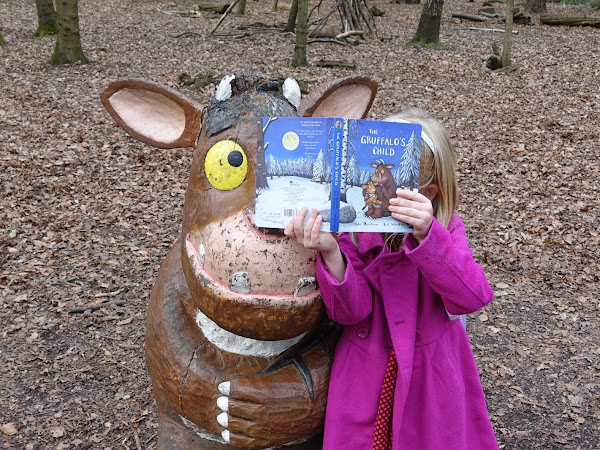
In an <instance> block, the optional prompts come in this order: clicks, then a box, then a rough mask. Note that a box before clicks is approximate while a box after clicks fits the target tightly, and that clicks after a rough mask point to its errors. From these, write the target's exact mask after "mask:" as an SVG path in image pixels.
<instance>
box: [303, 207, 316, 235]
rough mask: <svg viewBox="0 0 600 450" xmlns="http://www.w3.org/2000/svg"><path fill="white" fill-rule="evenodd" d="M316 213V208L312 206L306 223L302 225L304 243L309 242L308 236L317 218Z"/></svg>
mask: <svg viewBox="0 0 600 450" xmlns="http://www.w3.org/2000/svg"><path fill="white" fill-rule="evenodd" d="M317 214H318V213H317V210H316V209H314V208H313V209H312V210H311V211H310V216H308V220H307V221H306V225H305V226H304V230H303V237H304V242H305V243H306V242H310V236H311V233H312V229H313V225H314V223H315V220H316V219H317Z"/></svg>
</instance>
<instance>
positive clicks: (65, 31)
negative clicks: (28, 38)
mask: <svg viewBox="0 0 600 450" xmlns="http://www.w3.org/2000/svg"><path fill="white" fill-rule="evenodd" d="M77 1H78V0H58V2H57V3H56V12H57V15H58V19H57V30H56V31H57V33H56V45H55V46H54V53H53V54H52V57H51V58H50V61H48V62H49V63H50V64H54V65H59V64H74V63H76V62H77V61H79V62H80V63H81V64H87V63H88V62H89V60H88V59H87V57H86V56H85V55H84V54H83V49H82V48H81V38H80V36H79V14H78V12H77Z"/></svg>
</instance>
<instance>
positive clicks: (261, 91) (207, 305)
mask: <svg viewBox="0 0 600 450" xmlns="http://www.w3.org/2000/svg"><path fill="white" fill-rule="evenodd" d="M376 90H377V85H376V83H374V82H373V81H371V80H369V79H366V78H361V77H349V78H344V79H340V80H336V81H334V82H331V83H326V84H324V85H321V86H320V87H318V88H317V89H316V90H314V91H313V92H312V93H311V94H310V95H307V96H306V97H305V98H304V99H302V100H300V89H299V88H298V85H297V83H296V82H295V81H294V80H291V79H288V80H286V82H285V83H284V84H283V86H282V85H280V83H279V82H278V81H277V80H276V79H272V78H267V77H266V76H264V75H247V74H244V73H234V74H231V75H228V76H226V77H225V78H224V79H223V80H222V81H221V83H220V85H219V87H218V89H217V94H216V96H215V98H213V99H212V101H211V102H210V104H209V105H207V106H206V107H204V106H203V105H201V104H200V103H198V102H196V101H194V100H192V99H191V98H188V97H186V96H184V95H182V94H180V93H178V92H177V91H175V90H173V89H170V88H167V87H165V86H161V85H159V84H156V83H152V82H149V81H144V80H139V79H131V80H123V81H118V82H115V83H112V84H111V85H110V86H109V87H108V88H107V89H106V91H105V92H104V93H103V94H102V103H103V105H104V106H105V107H106V109H107V110H108V112H109V113H110V115H111V116H112V117H113V118H114V120H115V121H116V122H117V124H118V125H119V126H121V127H122V128H123V129H124V130H125V131H127V132H128V133H129V134H130V135H131V136H133V137H134V138H136V139H138V140H140V141H142V142H145V143H147V144H150V145H152V146H155V147H159V148H178V147H191V146H193V145H194V144H196V149H195V153H194V157H193V161H192V167H191V171H190V180H189V185H188V187H187V191H186V194H185V205H184V209H183V216H184V217H183V226H182V233H181V236H180V237H179V238H178V239H177V241H176V242H175V244H174V245H173V247H172V248H171V250H170V251H169V253H168V255H167V257H166V260H165V261H164V263H163V264H162V266H161V268H160V271H159V274H158V278H157V280H156V283H155V285H154V288H153V290H152V294H151V297H150V302H149V305H148V317H147V323H146V363H147V367H148V371H149V373H150V376H151V378H152V383H153V388H154V394H155V397H156V403H157V410H158V419H159V433H158V444H159V445H158V446H159V448H163V449H167V448H168V449H175V448H177V449H193V448H198V449H205V450H206V449H208V450H210V449H234V448H247V449H262V448H285V449H288V448H289V449H292V448H302V449H312V448H315V449H316V448H320V447H321V443H322V436H321V431H322V425H323V420H324V411H325V403H326V397H327V385H328V381H329V371H330V367H331V361H332V355H333V352H332V347H333V346H334V345H335V337H336V332H335V330H332V327H331V324H330V322H328V321H327V320H326V318H324V317H323V312H324V306H323V303H322V299H321V295H320V291H319V289H318V286H317V284H316V281H315V278H314V274H315V264H316V254H315V252H313V251H310V250H307V249H305V248H304V247H302V246H300V245H299V244H298V243H297V241H296V240H295V239H288V238H287V237H285V236H284V235H283V233H282V231H281V230H264V229H263V230H261V229H257V228H256V227H255V226H254V225H253V213H254V200H255V180H256V177H257V173H261V171H262V170H264V167H263V164H262V163H261V155H260V154H258V153H259V152H260V151H261V149H260V147H259V146H258V145H257V130H258V128H257V127H258V126H260V125H259V122H258V118H260V117H262V116H281V117H282V116H296V115H304V116H333V115H335V116H343V117H350V118H360V117H363V118H364V117H365V116H366V114H367V112H368V110H369V109H370V107H371V105H372V102H373V99H374V97H375V93H376ZM262 157H263V158H262V159H263V160H264V155H262Z"/></svg>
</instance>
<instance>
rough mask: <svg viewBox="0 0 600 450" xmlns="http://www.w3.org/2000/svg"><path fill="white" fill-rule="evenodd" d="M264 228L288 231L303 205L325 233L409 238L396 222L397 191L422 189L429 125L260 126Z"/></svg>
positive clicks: (334, 121) (315, 122) (287, 120)
mask: <svg viewBox="0 0 600 450" xmlns="http://www.w3.org/2000/svg"><path fill="white" fill-rule="evenodd" d="M257 126H258V158H257V171H256V207H255V221H256V226H258V227H266V228H285V226H286V225H287V224H288V222H289V221H290V219H291V218H293V217H294V216H296V214H297V213H298V210H299V209H300V208H302V207H303V206H306V207H308V208H309V211H310V209H311V208H317V210H319V214H321V216H323V225H322V231H333V232H336V231H361V232H365V231H373V232H380V233H406V232H410V231H412V227H410V226H409V225H408V224H405V223H403V222H400V221H398V220H396V219H394V218H393V217H391V215H390V212H389V210H388V207H389V200H390V198H393V197H396V189H397V188H402V189H417V188H418V183H419V164H420V154H421V126H420V125H419V124H413V123H398V122H384V121H375V120H365V119H342V118H331V117H264V118H262V119H261V120H259V121H258V124H257Z"/></svg>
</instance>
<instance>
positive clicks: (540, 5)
mask: <svg viewBox="0 0 600 450" xmlns="http://www.w3.org/2000/svg"><path fill="white" fill-rule="evenodd" d="M525 9H526V10H527V11H529V12H534V13H542V12H543V13H545V12H546V0H527V2H526V3H525Z"/></svg>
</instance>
